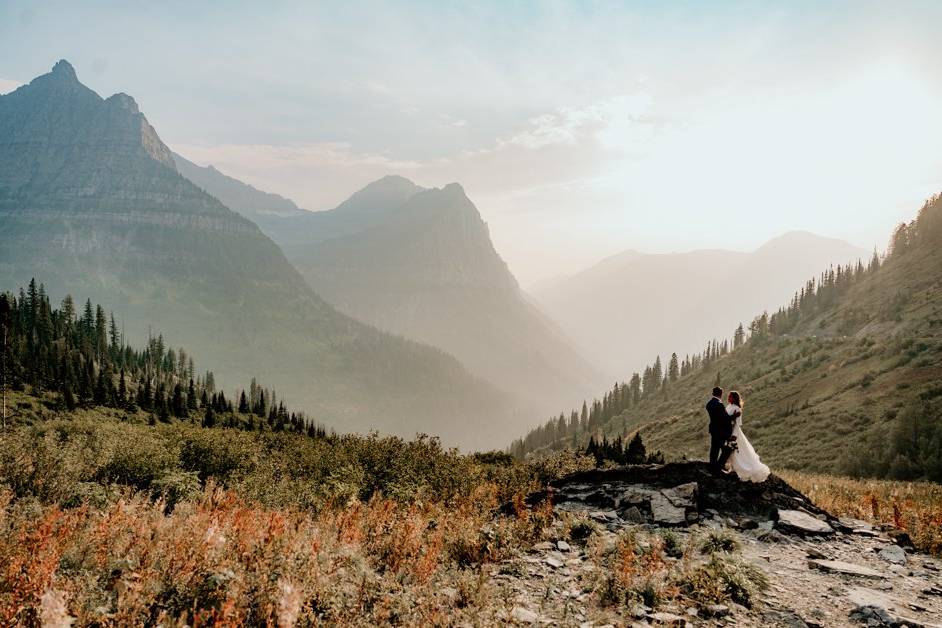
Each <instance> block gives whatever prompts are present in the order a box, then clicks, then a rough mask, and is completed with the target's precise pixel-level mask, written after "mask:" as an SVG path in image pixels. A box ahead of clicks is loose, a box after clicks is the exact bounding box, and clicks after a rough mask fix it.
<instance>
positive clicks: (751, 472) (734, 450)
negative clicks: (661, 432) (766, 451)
mask: <svg viewBox="0 0 942 628" xmlns="http://www.w3.org/2000/svg"><path fill="white" fill-rule="evenodd" d="M742 408H743V400H742V395H740V394H739V393H738V392H736V391H735V390H733V391H730V393H729V397H728V398H727V403H726V404H725V405H724V404H723V389H722V388H720V387H719V386H717V387H716V388H714V389H713V397H712V398H711V399H710V400H709V401H708V402H707V404H706V410H707V413H708V414H709V415H710V471H712V472H713V473H714V474H716V475H724V474H729V473H731V472H733V471H735V472H736V475H737V476H739V479H740V480H748V481H750V482H764V481H765V479H766V478H767V477H769V467H767V466H766V465H765V464H763V463H762V461H761V460H760V459H759V455H758V454H757V453H756V450H755V449H753V448H752V444H751V443H750V442H749V440H748V439H747V438H746V435H745V434H743V433H742Z"/></svg>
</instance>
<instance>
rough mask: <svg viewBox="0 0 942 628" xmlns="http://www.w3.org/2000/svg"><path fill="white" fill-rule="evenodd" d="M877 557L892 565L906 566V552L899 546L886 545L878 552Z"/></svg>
mask: <svg viewBox="0 0 942 628" xmlns="http://www.w3.org/2000/svg"><path fill="white" fill-rule="evenodd" d="M879 556H880V558H882V559H883V560H885V561H887V562H890V563H893V564H894V565H905V564H906V551H905V550H904V549H903V548H902V547H900V546H899V545H887V546H886V547H884V548H883V549H881V550H880V552H879Z"/></svg>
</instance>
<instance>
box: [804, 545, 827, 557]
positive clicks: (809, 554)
mask: <svg viewBox="0 0 942 628" xmlns="http://www.w3.org/2000/svg"><path fill="white" fill-rule="evenodd" d="M805 556H807V557H808V558H817V559H823V560H828V559H829V558H830V557H829V556H828V555H827V554H825V553H824V552H822V551H819V550H817V549H815V548H813V547H809V548H808V551H807V552H805Z"/></svg>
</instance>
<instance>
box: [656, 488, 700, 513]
mask: <svg viewBox="0 0 942 628" xmlns="http://www.w3.org/2000/svg"><path fill="white" fill-rule="evenodd" d="M661 495H663V496H664V497H666V498H667V499H669V500H670V502H671V503H672V504H674V505H675V506H682V507H684V508H696V506H697V483H696V482H687V483H686V484H680V485H679V486H675V487H674V488H665V489H662V490H661Z"/></svg>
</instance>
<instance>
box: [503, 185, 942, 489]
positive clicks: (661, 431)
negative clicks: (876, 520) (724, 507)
mask: <svg viewBox="0 0 942 628" xmlns="http://www.w3.org/2000/svg"><path fill="white" fill-rule="evenodd" d="M940 278H942V198H940V197H939V196H936V197H933V198H932V199H930V200H929V201H928V202H927V203H926V204H925V205H924V206H923V208H922V209H921V210H920V212H919V215H918V219H917V220H915V221H913V222H911V223H909V224H908V225H901V226H900V228H898V229H897V231H896V232H895V233H894V235H893V238H892V241H891V246H890V249H889V253H888V254H887V256H886V257H885V259H884V260H882V263H881V260H880V259H879V258H874V259H871V260H870V262H869V264H868V265H867V266H864V265H862V264H861V265H857V266H854V265H851V266H848V267H841V268H839V269H836V270H832V269H828V270H827V271H825V272H824V273H823V274H822V275H820V276H817V277H815V278H814V279H813V280H811V281H807V282H805V283H804V284H803V285H799V284H796V286H795V288H798V292H797V294H796V296H795V297H793V298H792V299H791V300H790V301H789V302H788V304H787V305H785V306H784V307H782V308H780V309H778V310H777V311H776V312H774V313H773V314H772V315H771V316H769V315H765V314H763V315H760V316H758V317H756V318H755V319H753V322H752V324H751V325H750V326H749V328H750V335H749V338H748V339H745V338H744V337H742V336H741V337H740V340H738V341H734V342H733V347H732V349H731V350H727V349H728V347H724V346H722V345H721V346H720V347H719V348H718V351H717V350H716V349H714V350H713V351H712V352H711V353H710V354H706V355H697V356H694V358H693V359H692V362H691V363H689V364H688V363H686V362H685V363H684V365H683V366H682V367H681V370H680V374H679V376H678V377H677V378H676V379H674V380H673V381H668V383H667V385H666V386H661V385H660V384H653V383H652V386H651V388H650V390H648V389H647V388H645V389H642V390H641V391H640V394H638V393H639V391H637V390H632V386H631V385H630V384H626V385H622V386H619V387H618V388H617V389H613V390H612V391H611V392H610V393H607V394H606V396H605V403H604V404H600V405H599V407H598V409H595V408H594V409H593V413H592V414H593V415H594V416H593V417H590V418H588V420H587V421H585V422H584V423H580V424H579V425H578V426H576V427H575V429H571V428H570V426H569V425H568V424H567V425H565V426H560V425H558V424H553V425H547V426H542V427H541V428H539V429H538V430H536V431H534V432H531V433H530V434H529V435H528V436H527V437H526V438H525V439H524V440H523V441H519V442H517V443H516V445H515V448H516V450H517V453H524V452H526V451H532V450H534V449H540V448H546V447H562V446H572V445H581V444H584V443H585V442H586V441H587V440H588V438H589V436H590V435H593V434H600V435H606V436H609V437H614V436H618V435H624V434H626V433H630V432H631V431H633V430H636V429H640V430H641V433H642V435H643V438H644V442H645V443H646V444H647V445H648V447H649V448H659V449H662V450H664V451H665V452H666V453H667V454H668V455H672V456H681V455H684V456H688V457H696V458H703V457H705V456H706V453H707V449H708V447H709V442H708V436H707V433H706V428H707V417H706V414H705V411H704V409H703V406H704V403H705V402H706V400H707V398H708V397H709V394H710V392H709V391H710V389H711V388H712V387H713V386H714V385H715V383H716V382H717V381H718V382H719V383H720V384H721V385H723V386H724V387H725V388H726V389H727V390H738V391H740V392H741V393H742V394H743V397H744V400H745V405H744V407H743V430H744V432H745V433H746V435H747V436H748V437H749V440H750V441H751V442H752V443H753V445H754V446H755V447H756V450H757V451H758V453H759V454H760V455H761V456H762V458H763V459H764V460H765V461H766V462H768V463H769V464H770V465H771V466H772V467H773V470H774V469H776V468H792V469H804V470H810V471H822V472H832V473H833V472H840V473H852V474H860V475H870V476H889V477H894V478H898V479H917V478H924V479H931V480H934V481H942V420H940V417H942V385H940V382H942V279H940ZM731 331H732V330H731ZM724 335H725V334H724Z"/></svg>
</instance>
